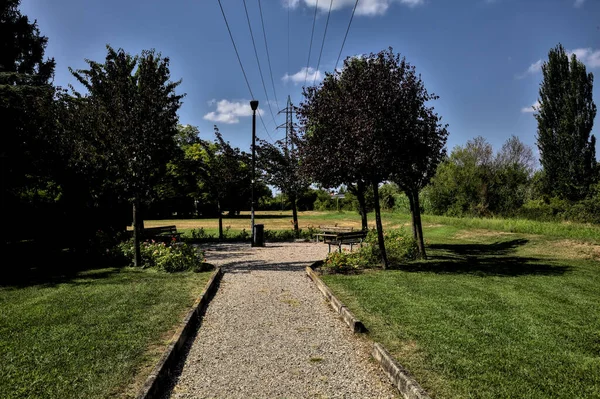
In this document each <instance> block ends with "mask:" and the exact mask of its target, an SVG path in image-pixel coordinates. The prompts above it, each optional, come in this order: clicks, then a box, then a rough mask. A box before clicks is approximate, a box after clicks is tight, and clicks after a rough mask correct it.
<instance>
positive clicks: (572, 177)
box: [535, 44, 596, 201]
mask: <svg viewBox="0 0 600 399" xmlns="http://www.w3.org/2000/svg"><path fill="white" fill-rule="evenodd" d="M542 73H543V80H542V82H541V83H540V90H539V95H540V97H539V100H538V101H539V104H540V105H539V107H538V108H537V112H536V114H535V118H536V119H537V122H538V129H537V145H538V148H539V150H540V163H541V165H542V167H543V168H544V178H543V182H544V184H543V187H544V191H545V193H546V194H547V195H550V196H558V197H561V198H565V199H568V200H572V201H575V200H581V199H583V198H584V197H585V196H586V195H587V194H588V191H589V187H590V185H591V184H592V183H593V182H594V178H595V177H596V176H595V168H596V153H595V151H596V138H595V137H594V135H591V134H590V133H591V131H592V127H593V125H594V117H595V116H596V105H595V104H594V101H593V99H592V89H593V84H594V75H593V74H592V73H587V72H586V68H585V65H584V64H583V63H582V62H581V61H579V60H578V59H577V57H576V55H575V54H572V55H571V59H570V60H569V56H568V54H567V53H566V51H565V49H564V47H563V46H562V45H561V44H559V45H557V46H556V47H555V48H553V49H551V50H550V52H549V53H548V61H546V62H544V64H543V65H542Z"/></svg>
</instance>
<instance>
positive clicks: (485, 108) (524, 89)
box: [21, 0, 600, 155]
mask: <svg viewBox="0 0 600 399" xmlns="http://www.w3.org/2000/svg"><path fill="white" fill-rule="evenodd" d="M315 2H316V0H289V1H288V0H261V5H262V10H263V16H264V23H265V29H266V35H267V41H268V45H269V53H270V58H271V68H272V71H273V81H274V84H275V93H276V95H277V99H278V100H279V108H283V107H284V106H285V100H286V98H287V96H288V95H290V96H291V99H292V101H293V102H294V103H298V102H299V101H301V98H302V96H301V91H302V84H303V83H304V76H305V75H306V71H305V70H303V68H306V66H307V62H308V56H309V55H308V53H309V51H308V50H309V45H310V36H311V29H312V24H313V15H314V9H315ZM246 3H247V6H248V12H249V16H250V21H251V25H252V29H253V33H254V38H255V41H256V46H257V51H258V55H259V60H260V63H261V68H262V72H263V76H264V79H265V84H266V89H267V94H268V96H269V99H270V100H271V103H272V111H273V113H275V121H273V119H272V117H271V114H270V111H269V108H268V104H267V101H266V96H265V93H264V90H263V86H262V83H261V79H260V74H259V70H258V66H257V62H256V58H255V54H254V50H253V47H252V41H251V38H250V33H249V29H248V24H247V21H246V14H245V12H244V6H243V1H242V0H222V4H223V7H224V10H225V14H226V16H227V18H228V21H229V25H230V27H231V30H232V33H233V37H234V39H235V42H236V45H237V46H238V50H239V51H240V57H241V60H242V63H243V65H244V68H245V70H246V74H247V76H248V78H249V81H250V86H251V89H252V92H253V93H254V96H255V98H256V99H258V100H259V101H260V108H261V109H262V111H263V114H262V116H263V120H264V122H265V124H266V127H267V130H268V132H265V130H264V128H263V126H262V124H261V122H260V120H259V121H258V124H257V135H258V136H259V137H261V138H266V139H269V140H272V139H274V140H277V139H281V138H282V137H283V136H284V131H283V130H275V129H274V127H275V126H276V124H281V123H283V122H284V121H285V118H284V116H283V115H279V116H278V115H277V114H276V113H277V111H278V109H277V106H276V105H275V95H274V94H273V87H272V85H271V75H270V73H269V65H268V63H267V57H266V52H265V45H264V39H263V31H262V27H261V20H260V15H259V12H258V1H257V0H246ZM329 5H330V0H320V1H319V2H318V14H317V19H316V24H315V31H314V39H313V45H312V53H311V55H310V64H309V67H310V68H312V69H310V70H309V72H310V74H309V79H308V82H309V83H310V82H312V80H311V79H310V77H311V76H314V74H316V75H317V78H319V77H320V76H321V75H322V74H323V73H324V72H326V71H332V70H333V69H334V66H335V62H336V59H337V57H338V53H339V51H340V47H341V44H342V39H343V37H344V33H345V31H346V27H347V25H348V21H349V18H350V14H351V11H352V7H353V5H354V0H333V7H332V8H333V10H332V12H331V17H330V21H329V26H328V30H327V36H326V38H325V44H324V50H323V56H322V59H321V64H320V66H319V70H318V72H315V68H316V67H317V65H316V64H317V59H318V56H319V50H320V47H321V42H322V40H323V31H324V28H325V22H326V19H327V10H328V9H329ZM21 11H22V12H23V13H24V14H26V15H28V16H29V17H30V18H32V19H37V20H38V24H39V27H40V29H41V32H42V34H44V35H46V36H48V38H49V44H48V48H47V51H46V54H47V56H50V57H54V58H55V59H56V63H57V66H56V76H55V84H57V85H59V86H66V85H67V84H69V83H74V78H73V77H72V76H71V75H70V73H69V72H68V69H67V68H68V67H72V68H74V69H77V68H83V67H85V66H86V64H85V62H84V59H85V58H88V59H92V60H95V61H102V60H103V59H104V57H105V55H106V50H105V45H106V44H110V45H111V46H113V47H115V48H123V49H125V50H126V51H128V52H130V53H139V52H140V51H141V50H142V49H150V48H155V49H156V50H157V51H160V52H162V54H163V55H164V56H168V57H170V59H171V75H172V78H173V79H174V80H177V79H182V84H181V85H180V86H179V91H180V92H185V93H187V96H186V97H185V98H184V104H183V106H182V108H181V110H180V112H179V115H180V122H181V123H183V124H191V125H195V126H198V127H199V129H200V132H201V137H202V138H204V139H212V138H213V133H212V131H213V125H214V124H217V125H218V126H219V128H220V130H221V132H222V133H223V135H224V137H225V138H226V139H227V140H229V141H230V142H231V143H232V144H234V145H237V146H239V147H240V148H242V149H244V150H248V149H249V146H250V142H251V130H250V129H251V118H250V116H249V115H250V114H251V111H250V108H249V105H248V101H249V100H250V99H251V96H250V93H249V90H248V87H247V85H246V83H245V81H244V77H243V74H242V72H241V69H240V66H239V64H238V61H237V58H236V55H235V52H234V49H233V46H232V44H231V40H230V38H229V34H228V32H227V29H226V26H225V22H224V20H223V16H222V14H221V10H220V8H219V4H218V1H217V0H172V1H164V0H119V1H117V0H103V1H91V0H87V1H82V0H53V1H48V0H22V3H21ZM288 14H289V21H290V22H289V25H288ZM288 26H289V32H290V34H289V46H288ZM559 42H561V43H562V44H563V45H564V46H565V48H566V49H568V50H570V51H573V52H574V53H575V54H577V55H578V56H579V58H580V59H581V60H582V61H584V63H585V64H586V65H587V68H588V71H589V72H593V73H594V74H595V75H596V76H598V75H599V73H600V1H598V0H453V1H451V0H360V1H359V3H358V8H357V12H356V15H355V17H354V20H353V22H352V26H351V29H350V32H349V35H348V39H347V41H346V45H345V47H344V49H343V53H342V59H343V58H345V57H346V56H351V55H357V54H363V53H369V52H378V51H380V50H382V49H385V48H387V47H389V46H392V47H393V49H394V51H395V52H399V53H401V54H402V55H403V56H406V58H407V60H408V61H409V62H410V63H411V64H413V65H414V66H415V67H416V68H417V72H419V73H421V75H422V77H423V80H424V82H425V86H426V87H427V89H428V90H429V91H430V92H434V93H436V94H437V95H439V96H440V99H439V100H437V101H435V102H434V103H433V105H434V106H435V108H436V111H437V112H438V113H439V114H440V115H442V117H443V119H444V121H445V122H446V123H448V124H449V125H450V126H449V131H450V137H449V140H448V148H449V149H452V148H453V147H454V146H455V145H463V144H464V143H465V142H466V141H467V140H468V139H470V138H473V137H475V136H478V135H481V136H483V137H485V138H486V139H487V140H488V141H489V142H490V143H491V144H492V145H493V146H494V149H496V150H497V149H499V148H500V147H501V145H502V143H503V142H504V141H505V140H506V139H507V138H508V137H510V136H511V135H512V134H514V135H517V136H518V137H519V138H521V140H523V141H524V142H525V143H527V144H529V145H531V146H533V147H534V149H535V151H536V153H537V149H536V148H535V134H536V122H535V119H534V117H533V113H532V112H526V111H530V110H531V105H532V104H534V102H535V101H536V100H537V97H538V88H539V83H540V81H541V71H540V68H539V66H540V63H541V61H543V60H544V59H547V54H548V50H549V49H550V48H552V47H554V46H555V45H556V44H557V43H559ZM288 54H289V57H288ZM340 63H341V61H340ZM599 86H600V83H598V81H596V85H595V88H594V100H595V101H596V103H599V102H600V88H599ZM596 122H598V118H597V120H596ZM599 132H600V127H599V126H597V125H596V126H595V127H594V129H593V133H594V134H595V135H596V136H597V137H598V136H600V134H599ZM598 141H599V142H600V138H599V140H598ZM597 154H598V155H600V143H599V147H598V148H597Z"/></svg>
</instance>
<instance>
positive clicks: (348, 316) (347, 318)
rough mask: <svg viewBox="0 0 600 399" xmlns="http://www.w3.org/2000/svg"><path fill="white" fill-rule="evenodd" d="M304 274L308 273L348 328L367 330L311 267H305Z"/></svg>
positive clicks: (360, 331) (354, 330)
mask: <svg viewBox="0 0 600 399" xmlns="http://www.w3.org/2000/svg"><path fill="white" fill-rule="evenodd" d="M306 274H308V276H309V277H310V278H311V280H312V281H314V283H315V285H316V286H317V288H318V289H319V291H321V293H322V294H323V296H324V297H325V298H326V299H327V300H328V301H329V304H330V305H331V307H332V308H333V309H334V310H335V311H336V312H338V313H339V315H340V316H341V317H342V319H343V320H344V322H345V323H346V324H348V327H350V329H351V330H352V331H353V332H354V333H364V332H367V328H366V327H365V325H364V324H363V323H362V322H361V321H360V320H358V319H357V318H356V317H354V315H353V314H352V312H350V311H349V310H348V308H347V307H346V305H344V304H343V303H342V302H341V301H340V300H339V299H337V298H336V296H335V295H333V292H331V290H330V289H329V287H328V286H327V285H325V283H324V282H323V280H321V279H320V278H319V276H317V274H316V273H315V272H314V270H313V268H312V267H310V266H307V267H306Z"/></svg>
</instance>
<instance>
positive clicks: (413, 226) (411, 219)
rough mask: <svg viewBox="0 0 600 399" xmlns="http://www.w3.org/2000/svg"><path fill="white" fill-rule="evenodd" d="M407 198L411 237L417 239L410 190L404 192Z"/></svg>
mask: <svg viewBox="0 0 600 399" xmlns="http://www.w3.org/2000/svg"><path fill="white" fill-rule="evenodd" d="M404 193H405V194H406V197H407V198H408V204H409V205H410V224H411V227H412V234H413V238H414V239H415V240H416V239H417V222H416V220H415V201H414V200H413V197H412V193H411V192H410V190H406V191H405V192H404Z"/></svg>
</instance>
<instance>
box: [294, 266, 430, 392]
mask: <svg viewBox="0 0 600 399" xmlns="http://www.w3.org/2000/svg"><path fill="white" fill-rule="evenodd" d="M317 263H318V262H317ZM313 266H315V265H312V266H309V267H307V268H306V274H307V275H308V276H309V277H310V278H311V280H312V281H314V283H315V285H316V286H317V288H318V289H319V291H321V293H322V294H323V296H324V297H325V298H326V299H327V301H329V304H330V305H331V307H332V308H333V309H334V310H335V311H336V312H338V313H339V314H340V316H341V317H342V319H343V320H344V322H346V324H347V325H348V326H349V327H350V329H351V330H352V331H353V332H355V333H357V332H367V328H366V327H365V326H364V325H363V323H362V322H361V321H360V320H358V319H357V318H356V317H355V316H354V315H353V314H352V312H350V311H349V310H348V308H347V307H346V305H344V304H343V303H342V302H341V301H340V300H339V299H337V298H336V296H335V295H333V292H331V289H330V288H329V287H328V286H327V285H326V284H325V283H324V282H323V280H321V278H319V276H318V275H317V274H316V273H315V272H314V270H313V269H314V267H313ZM372 356H373V358H374V359H375V360H376V361H377V363H379V366H380V367H381V369H382V370H383V371H384V373H385V374H386V375H387V377H388V378H389V379H390V381H391V382H392V384H393V385H394V386H395V387H396V388H397V389H398V392H400V394H401V395H402V396H403V397H404V398H405V399H430V397H429V395H427V392H425V390H424V389H423V388H421V386H420V385H419V383H418V382H417V381H416V380H415V379H414V378H413V376H412V375H411V374H410V372H409V371H408V370H406V369H405V368H404V367H402V365H400V363H398V361H397V360H396V359H394V357H393V356H392V355H390V353H389V352H388V351H387V349H385V347H384V346H383V345H381V344H380V343H378V342H374V343H373V352H372Z"/></svg>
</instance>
